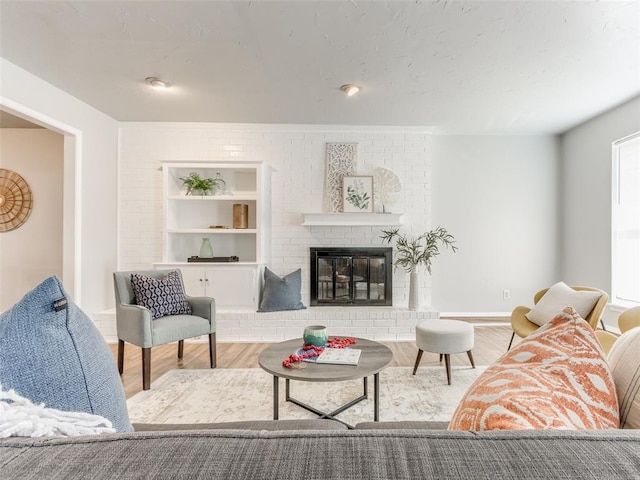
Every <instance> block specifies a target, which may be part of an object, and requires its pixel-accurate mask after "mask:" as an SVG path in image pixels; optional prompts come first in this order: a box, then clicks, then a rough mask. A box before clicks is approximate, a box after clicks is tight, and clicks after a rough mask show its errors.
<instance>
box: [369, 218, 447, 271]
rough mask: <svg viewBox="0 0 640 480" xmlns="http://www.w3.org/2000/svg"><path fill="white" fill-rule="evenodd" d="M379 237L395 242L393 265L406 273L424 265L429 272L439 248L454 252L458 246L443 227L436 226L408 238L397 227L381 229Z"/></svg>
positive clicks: (388, 241)
mask: <svg viewBox="0 0 640 480" xmlns="http://www.w3.org/2000/svg"><path fill="white" fill-rule="evenodd" d="M380 238H381V239H382V240H383V242H387V243H391V242H392V241H394V240H395V242H396V260H395V262H394V263H393V264H394V266H395V267H396V268H397V267H401V268H402V269H404V270H405V271H406V272H408V273H412V272H415V271H416V270H417V269H418V267H420V266H422V267H424V268H425V269H426V270H427V272H429V273H431V262H432V260H433V258H434V257H437V256H438V255H440V248H441V247H444V248H445V249H448V248H450V249H451V251H452V252H456V251H457V250H458V247H457V246H456V245H455V242H456V241H455V239H454V238H453V235H451V234H450V233H449V232H448V231H447V230H446V229H445V228H444V227H437V228H434V229H433V230H430V231H428V232H425V233H423V234H422V235H420V236H418V237H411V238H408V237H407V236H406V235H405V234H404V233H403V234H401V233H399V231H398V229H397V228H394V229H391V230H382V235H381V236H380Z"/></svg>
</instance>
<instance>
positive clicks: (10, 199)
mask: <svg viewBox="0 0 640 480" xmlns="http://www.w3.org/2000/svg"><path fill="white" fill-rule="evenodd" d="M32 208H33V197H32V195H31V189H30V188H29V184H28V183H27V182H26V181H25V179H24V178H22V177H21V176H20V175H18V174H17V173H16V172H14V171H12V170H7V169H5V168H0V232H8V231H10V230H15V229H16V228H18V227H19V226H20V225H22V224H23V223H24V222H26V221H27V218H29V214H30V213H31V209H32Z"/></svg>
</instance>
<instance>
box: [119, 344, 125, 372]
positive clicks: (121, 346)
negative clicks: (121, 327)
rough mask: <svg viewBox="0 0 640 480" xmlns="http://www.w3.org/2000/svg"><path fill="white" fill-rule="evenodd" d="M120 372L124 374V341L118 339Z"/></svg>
mask: <svg viewBox="0 0 640 480" xmlns="http://www.w3.org/2000/svg"><path fill="white" fill-rule="evenodd" d="M118 372H120V375H122V372H124V340H120V339H118Z"/></svg>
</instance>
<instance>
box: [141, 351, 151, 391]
mask: <svg viewBox="0 0 640 480" xmlns="http://www.w3.org/2000/svg"><path fill="white" fill-rule="evenodd" d="M150 388H151V347H149V348H143V349H142V389H143V390H149V389H150Z"/></svg>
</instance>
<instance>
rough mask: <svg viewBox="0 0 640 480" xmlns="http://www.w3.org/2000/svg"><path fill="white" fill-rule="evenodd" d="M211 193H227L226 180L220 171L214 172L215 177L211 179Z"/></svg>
mask: <svg viewBox="0 0 640 480" xmlns="http://www.w3.org/2000/svg"><path fill="white" fill-rule="evenodd" d="M211 187H212V189H213V194H214V195H228V192H227V182H225V181H224V179H223V178H222V176H221V175H220V172H216V178H214V179H213V184H212V186H211Z"/></svg>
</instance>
